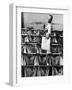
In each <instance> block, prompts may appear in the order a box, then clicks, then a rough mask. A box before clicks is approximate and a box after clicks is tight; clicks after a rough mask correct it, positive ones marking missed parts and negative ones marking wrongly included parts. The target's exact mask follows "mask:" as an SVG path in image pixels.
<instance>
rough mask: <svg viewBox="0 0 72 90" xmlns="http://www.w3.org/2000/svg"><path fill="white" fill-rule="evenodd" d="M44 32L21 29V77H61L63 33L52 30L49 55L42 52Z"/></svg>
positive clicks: (44, 51)
mask: <svg viewBox="0 0 72 90" xmlns="http://www.w3.org/2000/svg"><path fill="white" fill-rule="evenodd" d="M42 37H46V31H45V30H40V29H37V30H35V29H33V28H22V29H21V77H33V76H56V75H63V31H57V30H52V31H51V34H50V39H51V40H50V53H47V51H46V50H42V48H41V44H42Z"/></svg>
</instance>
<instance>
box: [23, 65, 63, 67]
mask: <svg viewBox="0 0 72 90" xmlns="http://www.w3.org/2000/svg"><path fill="white" fill-rule="evenodd" d="M22 66H24V67H63V65H22Z"/></svg>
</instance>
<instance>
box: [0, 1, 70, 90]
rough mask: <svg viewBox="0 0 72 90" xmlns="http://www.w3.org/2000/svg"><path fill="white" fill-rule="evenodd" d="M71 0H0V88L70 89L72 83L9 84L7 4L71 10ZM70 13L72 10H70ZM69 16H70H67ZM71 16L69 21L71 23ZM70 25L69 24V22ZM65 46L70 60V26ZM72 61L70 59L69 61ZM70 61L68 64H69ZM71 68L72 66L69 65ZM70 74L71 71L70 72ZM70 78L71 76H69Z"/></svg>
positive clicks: (32, 89)
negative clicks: (14, 85)
mask: <svg viewBox="0 0 72 90" xmlns="http://www.w3.org/2000/svg"><path fill="white" fill-rule="evenodd" d="M71 1H72V0H0V90H6V89H7V90H11V89H14V90H15V89H17V90H20V89H23V90H24V89H25V90H44V89H45V90H48V89H49V90H71V88H72V83H64V84H50V85H49V84H48V85H34V84H33V85H31V86H30V85H28V86H26V85H25V86H24V87H14V88H12V87H11V86H9V84H8V81H9V4H10V3H22V4H24V5H25V6H39V7H68V8H70V9H71V10H72V2H71ZM71 15H72V11H71ZM69 18H70V17H69ZM71 20H72V16H71V18H70V22H69V23H72V21H71ZM70 26H71V24H70ZM66 35H67V47H66V49H67V50H68V51H67V52H69V59H71V60H72V57H71V56H72V43H71V41H72V40H71V38H72V27H71V28H70V29H69V30H68V31H66ZM71 62H72V61H71ZM71 62H70V66H72V65H71ZM71 68H72V67H71ZM71 71H72V70H71ZM71 75H72V73H71ZM71 80H72V77H71Z"/></svg>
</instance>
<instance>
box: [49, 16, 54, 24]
mask: <svg viewBox="0 0 72 90" xmlns="http://www.w3.org/2000/svg"><path fill="white" fill-rule="evenodd" d="M49 16H50V17H51V18H50V19H49V20H48V23H51V22H52V20H53V16H52V15H49Z"/></svg>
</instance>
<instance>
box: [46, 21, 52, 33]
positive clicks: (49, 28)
mask: <svg viewBox="0 0 72 90" xmlns="http://www.w3.org/2000/svg"><path fill="white" fill-rule="evenodd" d="M46 29H47V30H48V34H50V33H51V24H49V23H48V24H47V26H46Z"/></svg>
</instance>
